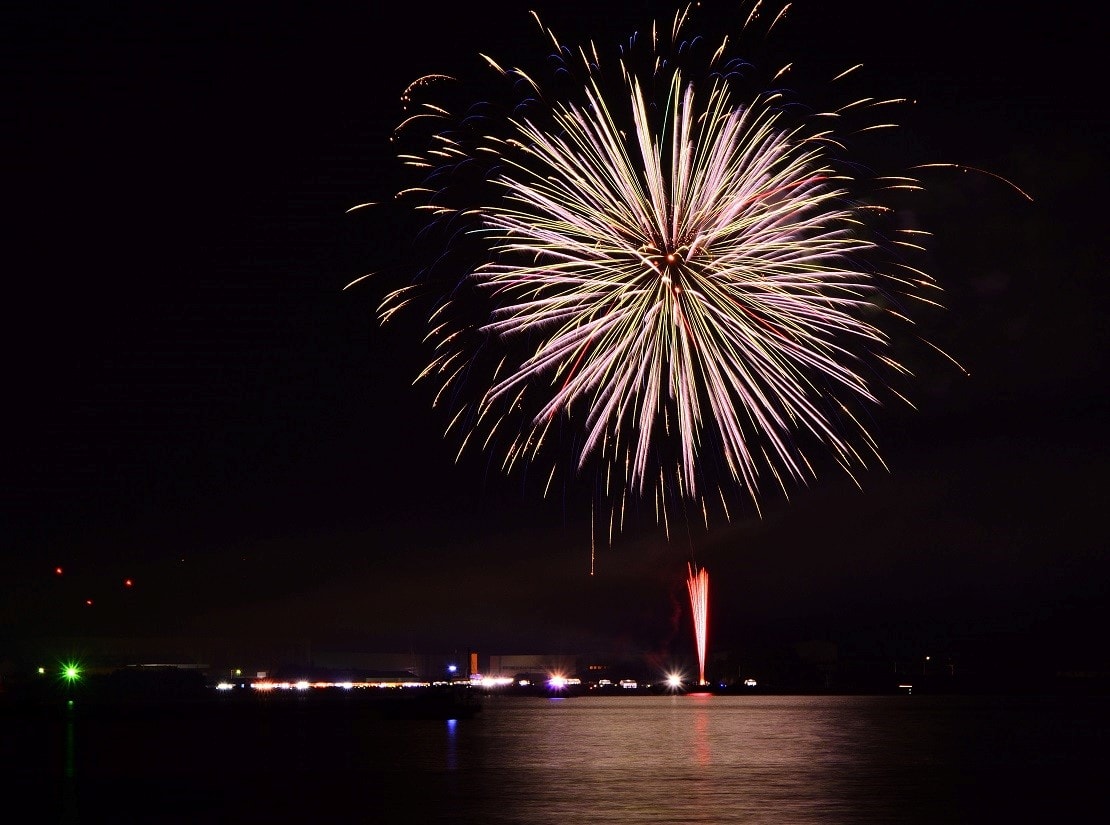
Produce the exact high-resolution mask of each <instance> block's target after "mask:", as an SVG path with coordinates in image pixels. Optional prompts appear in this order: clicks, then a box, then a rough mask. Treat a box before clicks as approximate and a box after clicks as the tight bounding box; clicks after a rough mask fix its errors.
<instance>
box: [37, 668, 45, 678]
mask: <svg viewBox="0 0 1110 825" xmlns="http://www.w3.org/2000/svg"><path fill="white" fill-rule="evenodd" d="M45 673H46V668H44V667H40V668H39V676H42V675H43V674H45Z"/></svg>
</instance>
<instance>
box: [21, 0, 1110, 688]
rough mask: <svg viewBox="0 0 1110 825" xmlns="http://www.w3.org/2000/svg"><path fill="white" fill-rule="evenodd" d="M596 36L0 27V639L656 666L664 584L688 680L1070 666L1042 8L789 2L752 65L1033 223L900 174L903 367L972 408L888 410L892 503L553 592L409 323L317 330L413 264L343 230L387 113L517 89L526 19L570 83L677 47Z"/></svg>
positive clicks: (696, 542)
mask: <svg viewBox="0 0 1110 825" xmlns="http://www.w3.org/2000/svg"><path fill="white" fill-rule="evenodd" d="M545 6H546V8H545ZM602 6H603V4H595V3H579V2H560V3H546V4H545V3H538V4H534V5H533V4H518V3H512V2H508V0H497V2H474V3H467V4H458V5H457V7H455V8H452V9H441V8H439V7H429V6H426V5H423V4H410V5H405V4H399V5H391V6H390V7H389V8H388V10H385V9H384V7H382V6H381V5H380V4H377V3H371V2H366V3H351V2H341V3H303V4H297V3H282V4H259V5H253V4H244V3H241V2H236V1H235V0H231V2H225V3H208V2H193V3H183V4H177V5H170V6H167V5H166V4H153V5H152V4H149V3H141V2H130V3H128V2H113V3H93V4H89V3H76V2H72V3H70V2H53V3H40V2H36V3H30V2H17V3H15V4H10V5H9V7H8V8H7V10H6V12H5V16H6V23H5V26H4V27H3V34H2V35H0V37H2V39H3V44H2V46H3V53H4V55H5V57H4V61H5V64H6V65H5V68H4V71H3V73H2V77H3V80H2V81H0V82H2V83H3V91H4V95H3V98H4V101H5V106H4V117H5V125H4V129H3V135H4V137H3V140H4V147H3V148H4V153H3V155H4V158H3V163H4V179H5V193H6V201H7V209H6V210H5V212H6V214H7V217H6V219H5V230H6V231H5V233H4V234H5V238H6V242H5V250H4V251H5V255H4V260H5V262H6V265H5V267H4V269H5V272H6V278H5V291H4V303H3V306H4V308H5V323H4V324H3V331H4V335H5V340H4V347H3V353H4V361H5V368H4V385H5V388H6V391H5V393H4V395H5V398H6V401H5V405H4V407H5V411H6V415H5V419H6V426H5V430H4V431H5V438H4V454H3V460H2V466H3V499H2V506H0V530H2V533H0V541H2V542H3V544H2V547H0V572H2V575H3V592H2V594H0V595H2V596H3V602H2V604H0V637H5V636H6V637H7V638H9V639H22V638H28V637H34V636H36V635H38V634H53V633H79V634H80V633H84V634H90V635H97V634H106V635H128V634H150V635H160V634H161V635H170V634H216V635H233V634H235V633H238V632H242V633H259V632H263V633H267V634H273V635H281V634H289V635H302V636H303V635H310V636H313V637H314V638H328V637H344V638H354V639H358V640H360V642H359V643H360V644H365V645H376V646H378V647H381V648H384V649H407V648H409V647H411V646H414V647H427V648H431V649H450V648H459V649H461V648H481V649H484V650H495V649H496V650H499V651H501V652H532V651H540V650H549V649H554V648H560V649H567V650H571V649H575V648H586V647H590V646H598V645H600V646H606V645H611V646H628V647H629V648H633V649H645V650H670V649H678V650H681V649H688V648H689V638H688V637H689V636H690V633H689V629H688V624H687V621H688V620H687V619H686V618H685V616H684V614H683V613H682V611H684V610H685V590H684V587H685V585H684V575H685V565H686V562H687V561H688V560H689V559H690V558H691V557H693V558H694V559H695V560H696V561H697V562H698V563H699V564H701V565H704V566H705V567H706V568H707V569H708V570H709V572H710V576H711V583H712V584H711V586H712V596H711V599H712V602H711V605H712V608H711V609H712V611H713V614H712V615H713V619H712V622H713V623H712V629H711V633H712V634H713V636H712V638H713V640H714V642H715V643H716V644H717V645H719V646H721V647H731V648H737V649H742V648H744V647H745V646H752V647H758V646H759V645H761V644H767V643H768V640H776V641H781V642H783V643H787V642H791V641H796V640H802V639H808V638H828V639H831V640H834V641H836V642H838V643H839V644H840V645H841V646H842V648H843V649H845V650H862V651H866V650H868V649H871V650H874V651H877V652H883V653H886V652H894V651H901V650H909V651H911V652H915V653H916V652H920V651H921V650H925V649H934V648H935V649H943V650H946V651H950V652H951V651H956V652H959V651H971V650H984V649H989V650H996V651H1006V655H1011V654H1012V653H1013V652H1014V651H1022V652H1023V655H1028V656H1029V657H1030V659H1031V660H1044V659H1046V658H1050V659H1051V660H1052V661H1054V662H1058V663H1061V665H1063V664H1068V665H1074V666H1086V665H1088V664H1091V663H1095V664H1101V665H1103V666H1105V665H1106V664H1107V658H1108V656H1107V648H1106V645H1105V641H1104V636H1103V632H1104V628H1105V621H1104V620H1105V610H1106V608H1107V606H1108V602H1107V596H1106V589H1107V588H1106V585H1107V581H1108V578H1107V576H1108V573H1110V560H1108V557H1107V546H1108V544H1110V542H1108V531H1107V528H1106V520H1105V515H1104V510H1105V506H1106V505H1105V502H1106V501H1107V494H1108V492H1110V491H1108V489H1107V484H1106V481H1105V477H1106V476H1105V465H1106V461H1107V458H1108V456H1107V450H1106V447H1107V436H1106V431H1105V426H1104V420H1105V414H1106V386H1107V369H1106V358H1105V353H1106V347H1107V335H1106V331H1105V330H1106V325H1105V323H1104V318H1103V316H1104V307H1105V306H1106V301H1105V299H1106V297H1107V286H1106V282H1107V279H1106V276H1105V272H1104V264H1105V255H1104V253H1103V249H1104V236H1105V228H1104V223H1105V221H1104V211H1105V210H1104V209H1103V208H1102V206H1101V203H1102V200H1103V196H1104V193H1105V192H1106V191H1107V188H1106V186H1105V184H1106V177H1105V145H1106V143H1105V141H1106V114H1105V112H1106V110H1105V103H1104V99H1105V95H1104V89H1103V88H1102V79H1103V78H1104V75H1105V72H1104V70H1103V68H1102V63H1101V62H1100V61H1101V57H1102V55H1101V54H1100V52H1099V51H1098V49H1100V48H1101V43H1100V42H1099V41H1097V40H1096V37H1095V34H1094V32H1095V30H1096V29H1097V26H1095V25H1094V21H1093V19H1089V18H1088V17H1087V16H1086V14H1085V12H1083V11H1082V9H1080V8H1078V7H1076V6H1069V5H1063V6H1059V7H1051V8H1049V7H1045V8H1038V9H1037V10H1036V11H1035V12H1034V11H1019V10H1017V9H1018V7H1016V6H1014V5H1013V4H1011V3H1003V2H1000V1H999V0H986V2H982V3H978V4H973V5H969V4H967V3H965V2H954V0H940V1H939V2H935V3H928V4H917V5H914V4H890V3H880V2H877V0H846V2H841V3H824V2H817V0H811V2H801V3H798V4H796V6H795V8H794V9H793V11H792V14H791V16H790V17H789V18H788V21H787V25H786V26H785V27H784V28H783V29H782V30H780V31H779V33H778V35H777V41H778V42H779V43H780V47H781V48H783V49H784V50H786V51H788V52H793V53H796V58H795V59H796V61H797V63H798V64H799V66H800V67H803V69H801V70H802V71H804V70H805V69H804V67H809V68H810V69H812V70H813V71H814V73H815V74H821V73H823V74H822V76H829V75H830V74H831V73H832V71H833V70H835V69H841V68H846V67H848V66H850V65H852V64H854V63H857V62H862V63H863V64H864V69H865V72H866V73H868V74H866V75H865V76H866V77H868V78H870V79H871V80H872V82H873V83H874V88H875V94H876V96H884V95H886V96H905V97H909V98H912V99H914V100H916V101H917V102H916V104H915V105H914V106H912V107H911V108H909V109H908V111H907V113H906V114H905V115H904V116H902V117H900V118H899V120H900V122H901V123H902V124H903V129H902V131H900V132H899V133H898V135H897V136H896V137H895V138H893V141H894V142H893V146H894V147H895V149H896V151H897V152H900V153H902V154H904V163H905V166H907V167H908V166H910V165H913V164H916V163H929V162H953V163H961V164H966V165H968V166H973V167H977V168H981V169H985V170H989V171H990V172H992V173H996V174H998V175H1000V176H1002V177H1004V178H1006V179H1009V180H1011V181H1014V182H1016V183H1017V184H1019V185H1020V187H1021V188H1022V189H1024V190H1025V191H1027V192H1029V193H1030V194H1031V195H1032V196H1033V202H1032V203H1030V202H1028V201H1026V200H1025V199H1023V198H1022V197H1020V195H1018V194H1017V193H1016V192H1015V191H1014V190H1013V189H1011V188H1010V187H1008V186H1007V185H1005V184H1004V183H1001V182H1000V181H999V180H998V179H996V178H994V177H991V176H989V175H976V174H964V175H960V174H958V173H954V172H951V171H940V170H934V171H933V172H929V173H926V174H924V175H923V176H922V180H923V182H924V184H925V185H926V190H927V191H926V192H925V193H922V194H921V196H920V201H919V203H918V206H917V207H916V208H917V210H918V214H919V217H920V219H921V221H922V223H923V224H925V225H926V227H927V228H928V229H929V230H930V231H932V232H933V233H934V235H935V237H934V239H933V240H932V241H931V242H930V245H929V246H930V252H929V256H930V257H929V267H930V272H931V274H933V275H934V276H935V277H936V278H937V280H938V281H939V283H940V284H941V285H942V286H943V287H944V289H945V296H944V302H945V305H946V307H947V309H946V311H945V312H944V313H943V314H940V315H938V317H937V318H934V319H931V320H930V323H931V324H932V325H933V326H932V327H931V328H930V329H929V330H928V331H927V332H928V334H929V337H930V338H931V339H932V340H937V341H939V342H940V343H942V344H943V346H944V348H945V349H946V350H947V351H949V352H952V353H953V354H955V355H956V356H957V357H958V358H959V360H960V361H961V362H962V363H963V364H964V365H965V366H966V367H967V368H968V369H969V371H970V376H968V377H963V376H960V375H959V374H956V373H954V372H946V371H944V370H939V369H938V370H935V371H926V372H925V373H924V374H923V375H922V376H921V380H920V382H919V383H918V385H917V386H916V387H915V396H914V397H915V401H916V402H917V405H918V410H917V411H916V412H914V413H910V414H906V413H890V414H888V415H883V416H880V418H879V420H878V422H877V423H878V426H877V427H876V435H877V437H878V440H879V443H880V445H881V447H882V449H883V454H884V457H885V458H886V459H887V462H888V465H889V472H887V471H883V470H881V469H876V470H874V471H871V472H867V473H864V474H862V476H861V477H860V483H861V484H860V486H861V489H860V488H857V487H856V486H854V485H853V484H852V483H851V482H850V481H849V480H848V479H847V478H845V477H843V476H838V475H836V474H832V475H828V476H825V477H823V478H822V479H821V480H820V481H819V483H817V484H814V485H813V486H811V487H809V488H807V489H805V490H795V491H792V494H791V497H790V500H789V501H786V500H783V499H782V498H781V496H780V497H778V498H776V497H774V496H771V497H770V499H769V500H768V501H767V502H766V503H765V505H764V510H763V517H762V518H758V517H756V516H755V515H754V514H753V513H740V514H737V518H736V519H735V520H734V522H733V524H732V525H730V526H724V525H722V526H718V527H716V528H715V529H714V530H713V531H711V532H710V533H709V534H708V535H705V534H704V532H703V533H701V534H699V535H698V536H697V538H696V539H687V538H686V537H679V539H678V540H676V541H674V542H672V543H667V542H666V541H665V540H664V539H663V537H662V536H661V534H660V533H659V531H658V530H656V529H654V528H652V527H651V526H650V525H644V526H643V527H641V528H637V529H633V530H630V531H629V533H628V534H627V535H625V536H622V537H621V538H620V539H618V541H617V542H616V544H615V545H614V546H613V547H611V548H609V547H599V548H598V556H597V565H596V574H595V575H594V576H593V577H590V576H589V556H590V540H589V523H588V513H586V512H583V511H582V509H581V507H580V506H579V504H580V502H579V500H578V498H577V497H576V496H575V495H573V491H572V492H571V493H570V494H568V495H567V496H565V497H564V496H562V495H556V496H553V497H552V498H551V499H549V500H543V499H541V498H540V497H539V494H538V492H537V490H535V489H534V488H533V487H531V486H528V485H525V484H523V483H521V480H520V479H517V478H509V479H504V478H501V477H500V476H498V475H497V474H496V473H495V472H492V471H490V470H489V469H488V468H487V467H486V465H485V463H484V462H483V459H482V457H481V456H472V457H469V458H464V459H463V460H462V461H460V462H459V463H455V461H454V454H455V445H454V444H453V443H451V442H450V441H445V440H444V439H443V437H442V436H441V433H442V431H443V428H444V425H445V423H446V422H445V421H444V419H443V418H442V416H440V415H439V414H438V412H437V411H433V410H432V409H431V406H430V398H429V392H428V391H427V390H426V389H423V388H422V387H421V386H417V387H413V386H411V384H412V379H413V378H414V377H415V374H416V370H417V369H418V368H419V367H420V366H421V365H422V363H423V362H424V359H425V356H426V352H425V351H424V350H423V349H422V348H421V345H420V339H421V335H422V327H421V323H420V319H419V318H416V317H410V318H406V319H401V320H399V321H398V322H397V323H395V324H393V325H390V326H389V327H386V328H385V329H382V328H379V327H378V326H377V324H376V322H375V321H374V309H375V306H376V304H377V299H378V297H380V290H381V289H384V287H385V285H387V284H388V285H392V286H399V285H401V284H402V283H404V282H405V279H406V276H405V275H404V274H403V273H387V274H386V275H382V276H378V280H377V281H374V282H372V283H371V284H370V285H368V286H367V288H366V289H361V290H351V291H346V292H344V291H343V287H344V285H345V284H347V283H348V282H349V281H351V280H352V279H354V278H356V277H358V276H359V275H362V274H363V273H365V272H368V271H371V270H376V269H377V268H378V267H379V264H380V263H381V262H382V261H383V260H387V259H388V260H395V259H398V258H399V259H401V260H404V259H405V255H406V252H405V250H406V244H411V243H413V241H412V239H411V238H406V237H404V236H403V235H402V234H401V233H400V232H399V231H398V229H399V227H398V225H395V224H393V223H390V221H389V220H386V219H382V218H379V217H377V215H378V214H379V213H375V212H374V211H372V210H370V211H366V212H356V213H352V214H350V215H348V214H346V210H347V209H348V208H349V207H350V206H353V205H354V204H357V203H361V202H364V201H368V200H380V199H383V198H388V197H389V196H390V195H391V194H392V192H393V191H395V190H396V189H397V188H398V186H399V185H400V184H401V182H402V181H403V180H407V179H404V178H402V176H401V174H400V168H399V164H398V162H397V161H396V158H395V157H394V154H393V147H392V146H391V145H390V144H389V142H388V138H389V135H390V133H391V131H392V129H393V127H394V126H395V125H396V123H397V122H398V120H399V119H400V117H401V107H400V95H401V92H402V91H403V89H404V88H405V86H406V85H407V83H408V82H409V81H411V80H413V79H415V78H416V77H418V76H420V75H423V74H426V73H430V72H446V73H453V74H456V73H463V74H466V75H467V76H472V77H474V78H482V77H484V76H485V72H486V70H485V68H484V66H483V64H482V63H481V62H480V60H479V58H478V57H477V55H478V53H479V52H482V53H487V54H490V55H491V56H494V57H504V58H505V59H506V62H512V61H511V60H510V58H511V59H514V60H520V61H539V60H540V59H542V57H543V56H544V55H545V54H546V51H544V49H545V46H546V44H545V43H544V42H543V40H542V39H541V38H540V37H539V36H538V35H537V34H536V32H535V29H534V25H533V21H532V19H531V17H530V16H529V14H528V11H529V9H530V8H533V7H534V8H536V9H537V11H538V12H539V13H540V15H541V18H542V19H543V20H544V22H546V23H547V24H548V25H550V26H551V27H552V28H554V29H555V30H556V32H557V33H559V34H560V36H561V37H562V39H563V40H565V41H567V42H577V41H579V40H584V39H587V38H589V37H595V38H596V39H597V40H598V42H599V45H605V44H607V43H610V42H612V43H615V42H617V39H618V36H621V35H624V34H626V33H627V32H629V31H631V30H632V29H634V28H643V27H644V26H645V25H647V24H650V21H651V19H653V16H657V17H658V18H659V19H668V18H669V16H670V14H671V11H672V10H673V8H674V7H673V6H671V5H668V4H660V3H655V4H649V5H647V6H645V5H643V4H641V3H637V2H621V3H614V4H612V8H611V9H610V8H609V5H608V4H605V9H606V10H605V11H604V13H603V12H601V11H598V9H600V8H602ZM717 8H718V11H719V10H720V9H722V8H723V9H726V10H727V9H728V4H719V6H718V7H717ZM968 9H974V10H973V11H968ZM969 15H970V16H969ZM725 16H727V15H725ZM711 17H712V16H711ZM695 28H697V27H696V26H695ZM702 30H704V29H702ZM379 282H380V283H381V286H380V287H379V286H378V283H379ZM57 565H61V566H62V567H63V568H64V571H65V573H64V575H63V576H61V577H58V576H55V575H54V573H53V570H54V567H55V566H57ZM125 578H131V579H133V581H134V586H133V587H131V588H129V589H128V588H124V587H123V585H122V581H123V580H124V579H125ZM87 598H91V599H93V601H94V604H93V606H92V607H91V608H89V607H87V606H86V605H85V604H84V602H85V599H87ZM711 644H712V642H711ZM892 655H893V653H892ZM965 655H970V654H966V653H965Z"/></svg>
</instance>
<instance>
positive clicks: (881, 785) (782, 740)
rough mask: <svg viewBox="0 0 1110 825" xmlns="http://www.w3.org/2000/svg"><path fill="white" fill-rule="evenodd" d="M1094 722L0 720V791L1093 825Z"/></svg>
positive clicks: (793, 824)
mask: <svg viewBox="0 0 1110 825" xmlns="http://www.w3.org/2000/svg"><path fill="white" fill-rule="evenodd" d="M1107 722H1108V712H1107V709H1106V707H1105V705H1104V703H1103V701H1102V700H1101V699H1094V698H1091V699H1074V698H1073V699H1051V698H1049V699H1031V698H1024V699H1014V698H1006V697H975V698H972V697H927V696H923V697H917V696H913V697H909V696H882V697H804V696H803V697H770V696H762V697H750V696H746V697H724V696H628V697H625V696H614V697H592V696H591V697H581V698H573V699H562V700H549V699H544V698H539V697H532V698H525V697H505V696H491V697H489V698H488V699H487V701H486V705H485V707H484V709H483V711H482V713H480V714H479V715H478V716H477V717H475V718H473V719H465V720H459V721H454V720H408V721H400V720H393V721H390V720H382V719H366V718H351V717H345V716H342V715H334V714H317V713H314V712H312V711H311V708H309V707H306V708H305V710H304V712H296V713H283V714H281V715H276V716H270V715H267V714H265V713H263V714H246V715H244V716H242V717H239V716H236V715H235V714H222V715H218V716H213V717H212V718H205V717H200V718H198V717H195V716H194V717H191V718H188V719H185V718H176V717H174V716H173V715H166V716H162V717H158V718H157V719H150V718H146V719H128V718H126V717H123V718H113V719H97V718H82V717H81V715H80V713H78V714H76V715H75V716H72V715H71V716H68V717H64V718H62V719H60V720H58V719H45V718H44V719H42V720H38V721H34V720H25V719H12V718H6V717H5V718H3V719H0V734H3V735H4V736H6V737H7V745H6V746H5V747H4V750H3V751H0V753H3V755H4V757H5V761H4V762H3V764H2V765H0V767H2V768H3V769H4V770H3V773H2V774H0V776H3V777H4V778H5V780H6V782H5V784H6V785H10V787H11V788H12V790H13V792H14V793H13V794H9V795H8V797H7V798H8V799H10V800H12V801H13V804H14V803H15V802H18V801H19V800H20V798H21V797H20V793H21V792H22V793H23V794H24V795H25V796H26V797H27V799H28V800H30V799H31V798H32V796H33V797H34V800H35V807H36V809H38V810H40V811H42V812H43V813H44V819H43V821H55V822H56V821H63V822H73V823H76V822H80V823H94V822H112V823H158V824H159V825H164V823H170V822H175V823H176V822H182V823H184V822H199V821H217V820H218V821H231V820H233V819H239V820H242V821H245V822H246V821H261V820H263V819H271V820H274V821H290V820H292V819H300V818H313V817H317V818H318V817H343V820H344V821H346V822H377V821H382V820H383V818H384V817H387V816H388V817H397V816H404V817H406V818H407V820H408V821H413V822H439V823H458V825H464V823H483V824H484V823H549V822H571V823H578V822H605V823H637V825H640V824H641V823H790V825H806V823H889V822H897V823H910V824H911V825H912V824H913V823H944V825H949V824H950V823H981V822H996V821H1008V820H1013V821H1037V820H1038V819H1039V820H1042V821H1054V822H1061V821H1078V820H1079V819H1082V820H1083V821H1095V820H1096V819H1100V818H1105V815H1106V814H1108V813H1110V808H1108V806H1107V803H1106V802H1105V801H1104V800H1103V799H1102V798H1101V796H1100V795H1099V793H1098V789H1099V788H1100V787H1101V785H1102V782H1103V780H1102V778H1101V765H1102V764H1103V763H1104V750H1105V748H1106V746H1107V744H1108V741H1107V737H1108V734H1110V727H1108V724H1107ZM12 737H14V738H12ZM50 800H53V804H52V805H51V804H50ZM44 806H45V807H44ZM51 808H52V809H53V810H54V811H56V812H57V814H58V815H57V816H56V817H53V818H52V817H51V816H49V815H48V812H49V810H50V809H51ZM1100 814H1101V815H1102V816H1101V817H1100V816H1099V815H1100Z"/></svg>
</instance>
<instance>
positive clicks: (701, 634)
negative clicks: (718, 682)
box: [686, 564, 709, 685]
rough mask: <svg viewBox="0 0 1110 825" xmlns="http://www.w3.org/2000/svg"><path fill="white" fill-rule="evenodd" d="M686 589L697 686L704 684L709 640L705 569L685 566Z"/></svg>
mask: <svg viewBox="0 0 1110 825" xmlns="http://www.w3.org/2000/svg"><path fill="white" fill-rule="evenodd" d="M686 570H687V576H686V589H687V590H688V591H689V592H690V612H691V615H692V616H693V618H694V643H695V644H696V645H697V650H698V684H699V685H704V684H705V651H706V649H707V648H706V646H707V644H708V638H709V573H707V572H706V570H705V568H704V567H703V568H701V569H700V570H699V569H697V568H696V567H695V566H694V565H692V564H687V565H686Z"/></svg>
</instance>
